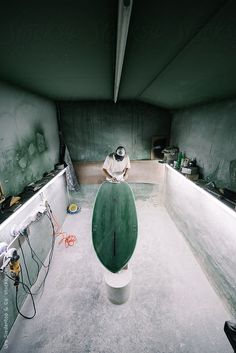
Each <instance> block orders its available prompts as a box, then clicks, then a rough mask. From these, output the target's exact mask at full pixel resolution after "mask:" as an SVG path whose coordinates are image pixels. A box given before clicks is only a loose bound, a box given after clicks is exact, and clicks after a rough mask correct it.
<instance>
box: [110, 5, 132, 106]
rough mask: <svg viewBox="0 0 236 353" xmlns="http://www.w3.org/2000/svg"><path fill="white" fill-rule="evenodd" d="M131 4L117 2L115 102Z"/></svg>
mask: <svg viewBox="0 0 236 353" xmlns="http://www.w3.org/2000/svg"><path fill="white" fill-rule="evenodd" d="M132 6H133V0H119V3H118V23H117V43H116V68H115V84H114V102H115V103H116V101H117V98H118V93H119V87H120V79H121V74H122V68H123V62H124V56H125V47H126V42H127V37H128V30H129V22H130V16H131V11H132Z"/></svg>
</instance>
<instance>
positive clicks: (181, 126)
mask: <svg viewBox="0 0 236 353" xmlns="http://www.w3.org/2000/svg"><path fill="white" fill-rule="evenodd" d="M171 143H172V144H174V145H177V146H179V148H180V150H182V151H184V152H185V153H186V155H187V157H191V158H195V157H196V159H197V163H198V165H199V166H200V167H201V173H202V174H203V176H204V178H207V177H208V178H210V180H213V181H215V182H216V185H217V186H218V187H228V188H230V189H232V190H235V191H236V100H228V101H222V102H219V103H215V104H209V105H204V106H199V107H195V108H192V109H186V110H184V111H180V112H177V113H176V114H174V116H173V121H172V128H171Z"/></svg>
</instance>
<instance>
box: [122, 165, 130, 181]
mask: <svg viewBox="0 0 236 353" xmlns="http://www.w3.org/2000/svg"><path fill="white" fill-rule="evenodd" d="M128 170H129V168H125V171H124V174H123V178H124V180H126V179H127V178H128Z"/></svg>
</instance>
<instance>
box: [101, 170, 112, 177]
mask: <svg viewBox="0 0 236 353" xmlns="http://www.w3.org/2000/svg"><path fill="white" fill-rule="evenodd" d="M102 170H103V171H104V173H105V175H106V176H107V177H108V178H111V179H112V178H113V176H112V175H110V174H109V173H108V171H107V170H106V169H105V168H103V169H102Z"/></svg>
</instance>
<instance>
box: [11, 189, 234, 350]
mask: <svg viewBox="0 0 236 353" xmlns="http://www.w3.org/2000/svg"><path fill="white" fill-rule="evenodd" d="M96 190H97V186H94V187H87V189H83V190H82V192H81V193H80V194H79V195H78V196H79V198H80V205H81V206H82V211H81V213H80V214H78V215H69V216H68V217H67V219H66V221H65V223H64V226H63V230H65V231H67V232H69V233H74V234H76V235H77V237H78V242H77V244H76V245H75V246H74V247H71V248H65V247H64V245H62V244H61V245H58V244H57V245H56V248H55V255H54V259H53V263H52V267H51V269H50V272H49V275H48V278H47V282H46V285H45V289H44V293H43V295H42V296H41V297H40V298H37V300H36V305H37V316H36V317H35V318H34V319H33V320H25V319H22V318H21V317H18V319H17V320H16V322H15V324H14V326H13V328H12V330H11V333H10V335H9V339H8V343H9V347H8V349H7V350H4V352H8V353H32V352H34V353H66V352H70V353H92V352H93V353H116V352H117V353H144V352H145V353H171V352H174V353H232V348H231V346H230V344H229V343H228V341H227V338H226V336H225V334H224V332H223V325H224V321H225V320H229V319H232V318H231V317H230V315H229V313H227V311H226V309H225V308H224V307H223V305H222V303H221V301H220V299H219V298H218V297H217V295H216V294H215V292H214V290H213V289H212V287H211V286H210V284H209V283H208V281H207V279H206V277H205V275H204V273H203V272H202V270H201V268H200V266H199V265H198V263H197V262H196V260H195V258H194V257H193V255H192V253H191V251H190V249H189V248H188V245H187V244H186V242H185V240H184V238H183V236H182V235H181V234H180V233H179V231H178V230H177V228H176V227H175V224H174V223H173V221H172V220H171V219H170V217H169V215H168V214H167V212H166V210H165V208H164V207H162V205H161V200H160V198H159V196H158V195H159V192H158V188H157V187H156V188H155V187H153V186H150V185H146V186H145V185H142V186H134V191H135V195H136V205H137V212H138V219H139V238H138V243H137V247H136V250H135V253H134V255H133V257H132V260H131V261H130V268H131V269H132V272H133V280H132V293H131V297H130V299H129V301H128V302H127V303H125V304H123V305H120V306H119V305H114V304H112V303H110V302H109V301H108V299H107V297H106V291H105V285H104V280H103V272H104V271H103V267H102V265H101V264H100V263H99V261H98V259H97V257H96V254H95V252H94V250H93V247H92V242H91V217H92V205H93V200H94V197H95V193H96ZM30 305H31V303H30V302H29V301H28V300H27V301H26V303H25V305H24V306H23V308H22V311H24V313H27V311H28V310H30V309H31V306H30Z"/></svg>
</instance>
